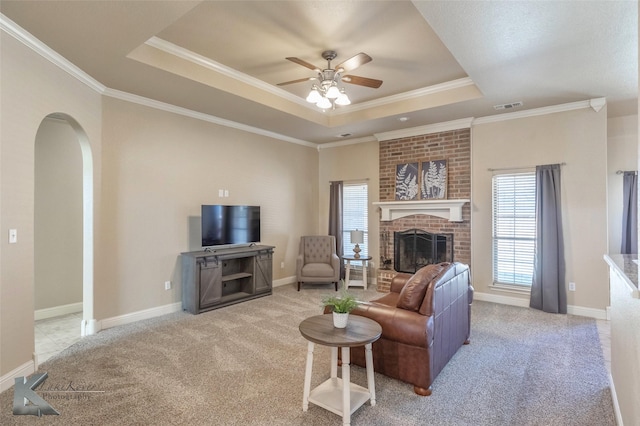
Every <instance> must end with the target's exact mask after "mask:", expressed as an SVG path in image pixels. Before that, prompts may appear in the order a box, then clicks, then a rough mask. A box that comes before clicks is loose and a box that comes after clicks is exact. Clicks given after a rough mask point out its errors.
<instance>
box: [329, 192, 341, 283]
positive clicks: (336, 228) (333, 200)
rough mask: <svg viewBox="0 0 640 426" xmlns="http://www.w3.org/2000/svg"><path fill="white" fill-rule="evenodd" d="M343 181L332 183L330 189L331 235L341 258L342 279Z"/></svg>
mask: <svg viewBox="0 0 640 426" xmlns="http://www.w3.org/2000/svg"><path fill="white" fill-rule="evenodd" d="M342 188H343V183H342V181H335V182H331V186H330V188H329V235H333V236H334V237H336V254H337V255H338V257H339V258H340V278H341V279H342V278H344V262H343V261H342V256H344V250H343V249H342V247H343V244H342Z"/></svg>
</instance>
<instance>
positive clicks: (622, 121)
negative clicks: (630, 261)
mask: <svg viewBox="0 0 640 426" xmlns="http://www.w3.org/2000/svg"><path fill="white" fill-rule="evenodd" d="M618 170H623V171H627V170H638V116H637V115H630V116H625V117H615V118H610V119H608V120H607V178H608V181H607V192H608V195H609V200H608V205H609V208H608V217H609V253H620V244H621V243H622V204H623V203H622V175H621V174H616V172H617V171H618Z"/></svg>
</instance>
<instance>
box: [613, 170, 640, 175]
mask: <svg viewBox="0 0 640 426" xmlns="http://www.w3.org/2000/svg"><path fill="white" fill-rule="evenodd" d="M626 172H633V173H635V174H638V171H637V170H618V171H617V172H616V174H617V175H621V174H623V173H626Z"/></svg>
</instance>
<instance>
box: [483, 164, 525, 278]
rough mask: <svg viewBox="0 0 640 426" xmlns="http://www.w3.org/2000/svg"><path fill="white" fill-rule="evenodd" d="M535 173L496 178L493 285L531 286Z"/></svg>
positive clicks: (494, 189)
mask: <svg viewBox="0 0 640 426" xmlns="http://www.w3.org/2000/svg"><path fill="white" fill-rule="evenodd" d="M535 192H536V176H535V172H526V173H515V174H501V175H495V176H494V177H493V281H494V284H507V285H517V286H531V283H532V282H533V256H534V250H535V236H536V217H535V216H536V197H535Z"/></svg>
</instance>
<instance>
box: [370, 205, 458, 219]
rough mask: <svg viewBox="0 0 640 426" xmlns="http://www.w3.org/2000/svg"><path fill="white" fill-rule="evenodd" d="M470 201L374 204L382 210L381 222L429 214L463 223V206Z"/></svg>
mask: <svg viewBox="0 0 640 426" xmlns="http://www.w3.org/2000/svg"><path fill="white" fill-rule="evenodd" d="M469 201H470V200H420V201H382V202H377V203H373V205H375V206H378V207H380V209H381V210H382V217H381V220H383V221H390V220H396V219H400V218H401V217H405V216H411V215H414V214H427V215H431V216H438V217H442V218H444V219H448V220H449V222H462V206H463V205H464V204H465V203H468V202H469Z"/></svg>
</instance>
